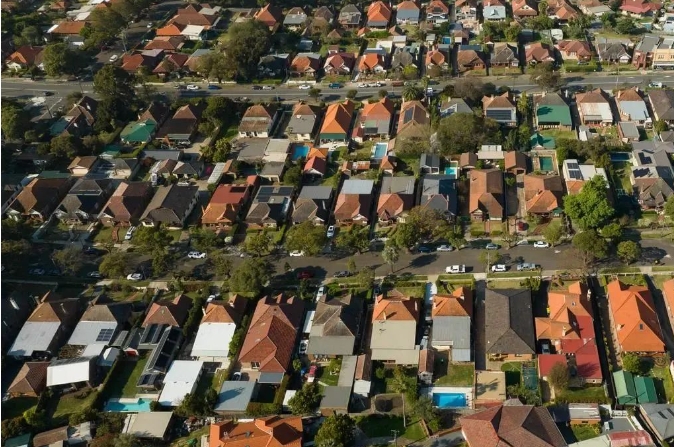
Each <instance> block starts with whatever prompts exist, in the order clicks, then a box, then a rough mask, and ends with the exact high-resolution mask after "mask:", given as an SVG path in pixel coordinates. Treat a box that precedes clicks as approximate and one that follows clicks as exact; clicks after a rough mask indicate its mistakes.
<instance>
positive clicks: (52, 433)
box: [33, 425, 68, 447]
mask: <svg viewBox="0 0 674 447" xmlns="http://www.w3.org/2000/svg"><path fill="white" fill-rule="evenodd" d="M67 440H68V426H67V425H66V426H65V427H59V428H55V429H53V430H49V431H43V432H42V433H38V434H37V435H35V437H34V438H33V447H46V446H48V445H51V444H55V443H57V442H59V441H67Z"/></svg>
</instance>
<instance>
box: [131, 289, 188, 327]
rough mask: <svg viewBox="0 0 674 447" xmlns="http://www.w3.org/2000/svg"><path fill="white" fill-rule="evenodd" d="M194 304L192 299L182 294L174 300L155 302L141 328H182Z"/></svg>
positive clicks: (178, 294) (177, 295)
mask: <svg viewBox="0 0 674 447" xmlns="http://www.w3.org/2000/svg"><path fill="white" fill-rule="evenodd" d="M192 304H193V303H192V299H191V298H190V297H189V296H187V295H184V294H182V293H177V294H176V295H175V297H173V299H171V298H168V299H164V300H161V301H155V302H154V303H152V305H150V309H149V310H148V311H147V314H146V315H145V319H144V320H143V324H142V325H141V326H142V327H144V328H147V327H150V326H152V325H166V326H173V327H177V328H180V327H182V325H183V324H184V323H185V320H187V316H188V315H189V313H190V308H191V307H192Z"/></svg>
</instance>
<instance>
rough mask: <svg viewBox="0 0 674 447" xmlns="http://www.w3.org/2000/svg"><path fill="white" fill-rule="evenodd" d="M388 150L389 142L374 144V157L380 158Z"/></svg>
mask: <svg viewBox="0 0 674 447" xmlns="http://www.w3.org/2000/svg"><path fill="white" fill-rule="evenodd" d="M387 151H388V143H377V144H375V145H374V146H372V158H374V159H377V160H380V159H382V158H384V155H386V152H387Z"/></svg>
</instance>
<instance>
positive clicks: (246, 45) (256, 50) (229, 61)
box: [225, 20, 270, 81]
mask: <svg viewBox="0 0 674 447" xmlns="http://www.w3.org/2000/svg"><path fill="white" fill-rule="evenodd" d="M227 35H228V40H227V44H226V46H225V63H226V65H227V67H228V68H229V70H230V72H231V73H232V74H235V75H236V76H237V77H239V78H241V79H243V80H246V81H249V80H251V79H253V78H255V76H256V75H257V69H258V68H257V64H258V62H259V61H260V57H262V56H264V55H265V54H266V53H267V51H268V50H269V46H270V35H269V29H268V28H267V26H266V25H265V24H263V23H262V22H260V21H258V20H249V21H246V22H241V23H234V24H232V26H230V27H229V30H227Z"/></svg>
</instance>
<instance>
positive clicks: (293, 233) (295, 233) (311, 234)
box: [285, 221, 327, 256]
mask: <svg viewBox="0 0 674 447" xmlns="http://www.w3.org/2000/svg"><path fill="white" fill-rule="evenodd" d="M326 242H327V236H326V233H325V228H324V227H323V226H317V225H314V224H313V222H311V221H306V222H302V223H301V224H299V225H293V226H292V227H290V229H289V230H288V231H287V232H286V238H285V247H286V250H288V251H296V250H297V251H304V254H306V255H308V256H315V255H317V254H318V253H320V251H321V249H323V246H324V245H325V243H326Z"/></svg>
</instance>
